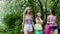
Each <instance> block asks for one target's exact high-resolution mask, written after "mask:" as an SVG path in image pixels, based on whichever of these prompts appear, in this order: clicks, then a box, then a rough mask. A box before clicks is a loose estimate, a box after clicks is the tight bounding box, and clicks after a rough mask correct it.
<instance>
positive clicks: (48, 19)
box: [47, 16, 50, 24]
mask: <svg viewBox="0 0 60 34" xmlns="http://www.w3.org/2000/svg"><path fill="white" fill-rule="evenodd" d="M47 24H50V18H49V16H48V17H47Z"/></svg>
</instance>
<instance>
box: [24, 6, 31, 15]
mask: <svg viewBox="0 0 60 34" xmlns="http://www.w3.org/2000/svg"><path fill="white" fill-rule="evenodd" d="M29 8H30V7H26V8H25V10H24V12H23V15H25V14H26V13H27V10H28V9H29ZM30 14H31V12H30Z"/></svg>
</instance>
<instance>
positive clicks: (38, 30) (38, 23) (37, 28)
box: [35, 13, 43, 34]
mask: <svg viewBox="0 0 60 34" xmlns="http://www.w3.org/2000/svg"><path fill="white" fill-rule="evenodd" d="M42 24H43V20H42V19H41V14H40V13H37V17H36V24H35V34H43V32H42Z"/></svg>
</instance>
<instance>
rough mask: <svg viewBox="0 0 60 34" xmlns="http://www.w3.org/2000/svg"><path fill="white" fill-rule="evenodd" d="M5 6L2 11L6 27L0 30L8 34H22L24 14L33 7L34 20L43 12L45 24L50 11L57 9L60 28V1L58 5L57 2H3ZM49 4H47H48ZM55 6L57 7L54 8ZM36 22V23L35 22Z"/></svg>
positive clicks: (5, 0)
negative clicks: (28, 8) (25, 10)
mask: <svg viewBox="0 0 60 34" xmlns="http://www.w3.org/2000/svg"><path fill="white" fill-rule="evenodd" d="M2 1H3V2H4V5H2V6H1V7H2V8H3V10H2V9H0V11H1V12H2V14H0V15H3V24H4V25H5V26H4V27H2V26H0V27H1V28H0V30H3V31H4V30H5V31H7V34H20V33H19V32H20V29H21V23H22V14H23V11H24V9H25V8H26V7H27V6H30V7H31V10H32V15H33V19H34V20H35V15H36V13H37V12H43V14H44V23H45V22H46V17H47V15H49V10H50V9H51V8H55V9H54V10H55V12H56V16H57V24H58V25H59V28H60V1H59V2H58V3H56V5H55V2H57V1H55V0H47V1H45V0H2ZM46 2H47V3H46ZM54 5H55V6H54ZM34 22H35V21H34Z"/></svg>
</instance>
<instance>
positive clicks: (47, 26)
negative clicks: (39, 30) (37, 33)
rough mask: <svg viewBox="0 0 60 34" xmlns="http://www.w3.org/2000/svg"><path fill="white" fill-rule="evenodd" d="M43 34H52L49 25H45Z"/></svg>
mask: <svg viewBox="0 0 60 34" xmlns="http://www.w3.org/2000/svg"><path fill="white" fill-rule="evenodd" d="M43 34H50V26H49V25H48V24H46V25H45V27H44V32H43Z"/></svg>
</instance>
